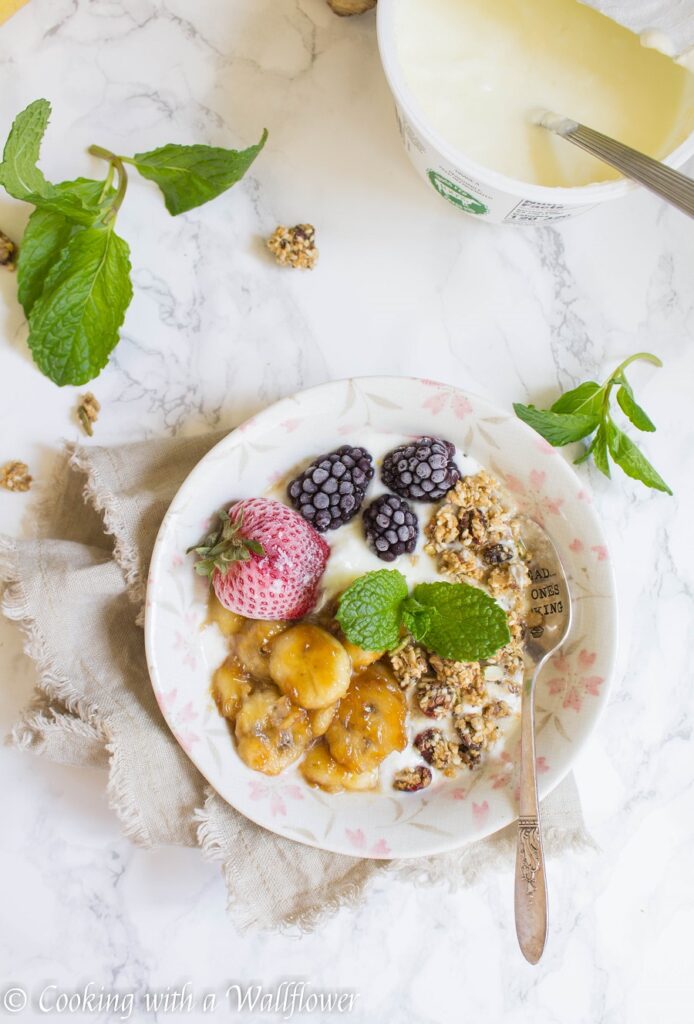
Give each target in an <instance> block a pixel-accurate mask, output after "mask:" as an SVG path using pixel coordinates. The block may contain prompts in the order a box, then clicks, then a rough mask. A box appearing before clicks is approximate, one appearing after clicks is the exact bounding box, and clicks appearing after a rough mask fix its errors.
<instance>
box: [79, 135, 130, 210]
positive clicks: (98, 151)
mask: <svg viewBox="0 0 694 1024" xmlns="http://www.w3.org/2000/svg"><path fill="white" fill-rule="evenodd" d="M87 152H88V153H91V155H92V156H98V157H101V159H102V160H108V162H109V164H110V165H111V167H112V168H115V171H116V174H117V175H118V187H117V188H116V194H115V196H114V197H113V202H112V203H111V205H110V206H109V208H108V210H107V211H106V213H105V214H104V218H103V219H104V224H108V222H109V221H111V220H114V219H115V217H116V215H117V213H118V211H119V210H120V208H121V204H122V202H123V200H124V198H125V192H126V189H127V187H128V175H127V174H126V171H125V167H124V166H123V161H122V160H121V158H120V157H119V156H116V154H115V153H112V152H111V150H110V149H104V148H103V146H90V147H89V149H88V150H87Z"/></svg>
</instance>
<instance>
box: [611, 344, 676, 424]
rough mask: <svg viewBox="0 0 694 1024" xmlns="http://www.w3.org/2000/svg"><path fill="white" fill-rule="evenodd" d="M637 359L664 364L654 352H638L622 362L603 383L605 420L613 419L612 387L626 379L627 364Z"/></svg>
mask: <svg viewBox="0 0 694 1024" xmlns="http://www.w3.org/2000/svg"><path fill="white" fill-rule="evenodd" d="M637 359H643V360H645V362H647V363H651V364H652V365H653V366H662V365H663V361H662V359H659V358H658V356H654V355H653V353H652V352H636V353H635V354H634V355H633V356H629V358H628V359H625V360H624V362H623V363H620V364H619V366H618V367H617V369H616V370H613V371H612V373H611V374H610V376H609V377H608V378H607V380H606V381H605V383H604V384H603V388H604V389H605V396H604V398H603V403H602V418H603V420H611V417H610V412H609V410H610V394H611V392H612V388H613V387H614V386H615V384H617V383H618V382H620V381H622V380H623V379H624V371H625V370H626V368H627V366H630V365H631V363H635V362H636V360H637Z"/></svg>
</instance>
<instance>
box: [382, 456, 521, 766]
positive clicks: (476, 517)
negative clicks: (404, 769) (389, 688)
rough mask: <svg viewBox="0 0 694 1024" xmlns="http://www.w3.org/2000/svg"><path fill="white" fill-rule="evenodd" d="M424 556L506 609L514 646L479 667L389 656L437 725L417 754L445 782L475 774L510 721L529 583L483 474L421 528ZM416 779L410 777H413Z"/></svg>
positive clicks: (510, 516)
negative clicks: (503, 723) (462, 772)
mask: <svg viewBox="0 0 694 1024" xmlns="http://www.w3.org/2000/svg"><path fill="white" fill-rule="evenodd" d="M425 535H426V539H427V543H426V546H425V550H426V551H427V553H428V554H430V555H431V556H432V557H433V558H435V560H436V563H437V566H438V569H439V571H440V572H441V573H442V574H444V575H445V576H448V577H449V578H452V579H454V580H457V581H459V582H462V583H472V584H475V585H477V586H482V587H484V588H485V589H486V590H487V591H488V592H489V593H490V594H491V595H492V597H494V598H496V600H497V601H499V603H500V604H501V605H502V606H503V607H504V608H505V609H506V611H507V612H508V617H509V630H510V633H511V640H510V642H509V643H508V644H507V645H506V646H505V647H502V648H501V650H499V651H497V653H496V654H495V655H494V656H493V657H492V658H490V659H489V660H488V661H485V662H483V663H480V662H457V661H449V660H447V659H446V658H441V657H439V656H438V655H435V654H429V653H427V652H426V651H424V650H423V649H422V648H421V647H419V646H418V645H417V644H416V643H414V641H408V642H407V643H405V644H404V645H402V646H401V647H400V648H398V650H396V651H394V652H392V653H391V655H390V663H391V667H392V669H393V672H394V674H395V676H396V678H397V679H398V681H399V683H400V685H401V686H402V687H403V689H406V690H407V691H408V696H409V697H410V702H411V707H412V709H413V711H414V712H415V713H418V714H422V715H426V716H427V717H428V718H431V719H434V720H435V722H436V726H437V727H436V728H434V727H432V728H427V729H424V730H422V731H421V732H420V733H418V735H417V736H416V737H415V740H414V746H415V748H416V749H417V750H418V751H419V753H420V754H421V756H422V758H423V760H424V761H425V762H426V763H427V764H429V765H431V766H432V767H433V768H436V769H437V770H438V771H441V772H442V773H443V774H444V775H449V776H450V775H454V774H456V772H457V771H458V770H459V769H460V768H461V767H467V768H469V769H474V768H476V767H477V766H478V765H479V764H480V761H481V758H482V755H483V753H484V752H485V751H486V750H488V749H489V748H490V747H491V746H492V745H493V744H494V743H495V742H496V741H497V740H498V739H499V736H500V728H499V723H500V721H501V720H502V719H503V718H507V717H508V716H509V715H510V714H511V707H510V705H509V704H508V702H507V701H506V700H504V699H502V697H503V696H506V695H509V694H511V695H513V696H515V695H517V694H518V693H519V692H520V684H521V679H522V669H523V646H524V635H525V629H526V622H527V605H526V591H527V588H528V586H529V583H530V580H529V576H528V571H527V565H526V557H527V553H526V551H525V548H524V546H523V543H522V540H521V538H520V533H519V529H518V526H517V523H516V521H515V519H514V513H513V511H512V509H511V507H510V506H509V505H508V504H507V502H506V500H505V497H504V494H503V492H502V490H501V487H500V485H499V483H498V482H497V481H496V480H495V479H494V477H492V476H491V474H489V473H486V472H480V473H477V474H475V475H474V476H468V477H465V478H464V479H462V480H460V481H458V483H457V484H456V485H455V487H453V488H452V489H451V490H450V491H449V492H448V494H447V495H446V497H445V499H444V500H443V502H442V503H441V504H440V505H439V506H438V508H437V509H436V511H435V512H434V515H433V516H432V518H431V520H430V522H429V523H428V524H427V526H426V528H425ZM412 771H414V769H412Z"/></svg>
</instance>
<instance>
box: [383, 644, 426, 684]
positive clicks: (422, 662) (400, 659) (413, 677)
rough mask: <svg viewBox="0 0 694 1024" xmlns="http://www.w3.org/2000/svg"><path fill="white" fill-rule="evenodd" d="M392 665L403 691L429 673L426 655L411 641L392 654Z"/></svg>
mask: <svg viewBox="0 0 694 1024" xmlns="http://www.w3.org/2000/svg"><path fill="white" fill-rule="evenodd" d="M390 664H391V667H392V669H393V672H394V673H395V678H396V679H397V681H398V682H399V683H400V685H401V686H402V688H403V690H404V689H406V687H408V686H410V685H411V683H416V682H418V681H419V680H420V679H421V678H422V676H423V675H425V674H426V673H427V672H428V671H429V663H428V661H427V658H426V654H425V653H424V651H423V650H422V648H421V647H417V645H416V644H413V643H412V642H411V641H408V642H407V643H406V644H405V646H404V647H400V648H398V649H397V650H395V651H393V652H392V653H391V654H390Z"/></svg>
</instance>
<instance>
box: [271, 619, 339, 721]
mask: <svg viewBox="0 0 694 1024" xmlns="http://www.w3.org/2000/svg"><path fill="white" fill-rule="evenodd" d="M351 672H352V664H351V662H350V660H349V657H348V655H347V651H346V650H345V649H344V647H343V646H342V644H341V643H340V641H339V640H336V639H335V637H334V636H331V635H330V633H328V632H326V630H324V629H321V627H320V626H312V625H311V624H310V623H302V624H301V625H298V626H292V628H291V629H288V630H287V631H286V632H285V633H283V634H282V636H280V637H278V639H277V640H275V642H274V643H273V645H272V653H271V655H270V675H271V676H272V678H273V680H274V681H275V682H276V683H277V685H278V686H279V688H280V690H281V691H282V693H286V694H287V696H288V697H291V699H292V700H293V701H294V703H295V704H299V705H301V707H302V708H308V709H309V710H310V711H312V710H314V709H315V708H325V707H327V706H328V705H329V704H334V703H335V701H336V700H339V699H340V697H344V695H345V694H346V693H347V688H348V687H349V680H350V675H351Z"/></svg>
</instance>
